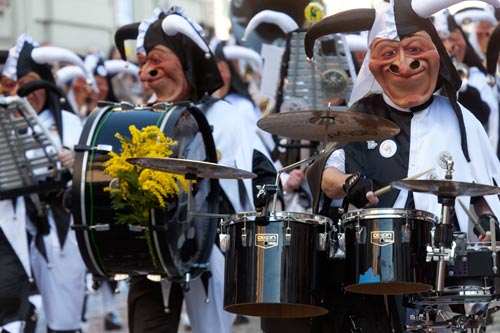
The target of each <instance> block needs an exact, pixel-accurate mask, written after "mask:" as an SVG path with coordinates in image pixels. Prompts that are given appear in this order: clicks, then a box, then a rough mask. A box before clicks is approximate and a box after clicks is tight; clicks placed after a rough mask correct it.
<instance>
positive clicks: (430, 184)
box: [391, 179, 500, 197]
mask: <svg viewBox="0 0 500 333" xmlns="http://www.w3.org/2000/svg"><path fill="white" fill-rule="evenodd" d="M391 184H392V186H393V187H395V188H398V189H401V190H409V191H413V192H426V193H432V194H435V195H437V196H441V197H458V196H462V195H465V196H471V197H480V196H483V195H490V194H498V193H500V187H496V186H490V185H482V184H476V183H466V182H456V181H453V180H427V179H417V180H398V181H395V182H392V183H391Z"/></svg>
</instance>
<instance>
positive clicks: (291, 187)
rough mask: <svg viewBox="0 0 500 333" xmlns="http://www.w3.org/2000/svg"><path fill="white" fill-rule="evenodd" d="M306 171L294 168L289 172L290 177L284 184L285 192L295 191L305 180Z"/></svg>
mask: <svg viewBox="0 0 500 333" xmlns="http://www.w3.org/2000/svg"><path fill="white" fill-rule="evenodd" d="M304 176H305V174H304V172H303V171H301V170H299V169H294V170H292V171H290V173H289V174H288V179H287V181H286V183H285V185H284V186H283V188H284V190H285V192H293V191H295V190H297V189H298V188H299V187H300V184H301V183H302V181H303V180H304Z"/></svg>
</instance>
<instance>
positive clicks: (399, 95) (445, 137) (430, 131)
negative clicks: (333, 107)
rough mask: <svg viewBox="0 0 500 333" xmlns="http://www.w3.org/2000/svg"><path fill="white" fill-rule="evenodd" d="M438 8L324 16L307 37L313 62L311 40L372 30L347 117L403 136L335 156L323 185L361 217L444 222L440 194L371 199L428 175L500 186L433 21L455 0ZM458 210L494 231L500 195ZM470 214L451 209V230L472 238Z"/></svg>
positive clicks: (498, 166) (419, 5) (415, 4)
mask: <svg viewBox="0 0 500 333" xmlns="http://www.w3.org/2000/svg"><path fill="white" fill-rule="evenodd" d="M456 2H459V1H455V2H454V3H456ZM432 3H433V5H432V6H431V5H430V1H422V0H419V1H412V2H411V4H410V1H404V0H393V1H390V3H389V2H382V3H380V4H379V5H378V6H377V7H376V8H375V10H371V9H360V10H354V11H348V12H342V13H339V14H335V15H333V16H330V17H327V18H325V19H324V20H322V21H321V22H319V23H318V24H316V25H314V26H313V27H312V28H311V29H310V30H309V31H308V33H307V35H306V38H305V45H306V53H307V55H308V56H309V57H311V56H312V47H313V45H314V40H315V39H317V38H319V37H321V36H322V35H325V34H332V33H341V32H353V31H361V30H367V29H370V33H369V40H368V45H369V50H368V53H367V55H366V57H365V60H364V62H363V65H362V67H361V70H360V73H359V75H358V77H357V80H356V82H355V84H354V88H353V93H352V95H351V100H350V101H349V105H350V110H349V111H355V112H361V113H366V114H372V115H377V116H381V117H384V118H387V119H389V120H391V121H393V122H394V123H396V124H397V125H398V126H399V127H400V133H399V134H398V135H396V136H394V137H391V138H387V139H384V140H378V141H368V142H354V143H348V144H346V145H345V146H344V147H342V148H338V149H336V150H335V149H332V150H333V151H331V152H330V155H329V158H328V160H327V162H326V164H325V167H324V171H323V178H322V190H323V191H324V193H325V194H326V195H327V196H328V197H330V198H334V199H339V198H344V199H345V203H348V204H351V205H353V206H355V207H357V208H360V209H362V208H367V207H393V208H404V209H419V210H424V211H427V212H430V213H432V214H434V215H435V216H441V208H442V207H441V204H440V202H438V198H437V195H438V194H439V193H437V194H430V193H420V192H418V191H415V192H412V191H408V190H396V189H394V190H392V191H388V192H386V193H384V194H381V195H379V196H376V195H375V194H374V191H375V190H378V189H381V188H382V187H384V186H386V185H388V184H390V183H391V182H393V181H396V180H401V179H405V178H408V177H412V176H413V175H417V174H419V173H422V172H424V171H425V170H429V169H432V170H433V171H432V172H430V173H427V174H426V175H425V176H424V178H425V179H429V180H436V179H438V180H442V179H445V178H446V179H450V178H451V179H452V180H454V181H461V182H467V183H470V184H471V186H472V185H473V184H472V183H476V184H485V185H495V184H499V181H500V163H499V161H498V158H497V157H496V154H495V152H494V151H493V149H492V148H491V144H490V142H489V139H488V136H487V134H486V133H485V131H484V129H483V127H482V125H481V124H480V122H479V121H478V120H477V119H476V118H475V117H474V116H473V115H472V114H471V112H470V111H469V110H467V109H465V108H464V107H463V106H461V105H460V104H458V103H457V100H456V92H457V90H458V89H459V88H460V85H461V82H460V78H459V76H458V74H457V72H456V69H455V67H454V66H453V64H452V62H451V61H450V58H449V57H448V56H447V54H446V50H445V48H444V47H443V44H442V42H441V41H440V38H439V36H438V35H437V33H436V31H435V29H434V27H433V26H432V23H431V21H430V20H428V19H427V18H428V17H430V16H431V15H432V14H434V13H435V12H436V11H439V10H440V9H442V8H445V7H447V6H449V1H446V2H445V1H443V2H442V4H441V6H439V5H437V4H436V1H435V0H432ZM497 5H498V6H500V3H497ZM361 17H363V18H364V19H361ZM438 92H439V93H438ZM447 166H448V167H447ZM450 166H451V167H450ZM464 191H465V192H466V193H468V191H466V190H464ZM485 194H492V193H485ZM461 201H462V202H463V203H464V205H465V207H469V205H473V206H474V208H475V212H476V214H477V216H479V222H480V223H481V225H483V227H484V228H485V229H486V230H489V225H490V220H492V219H493V220H494V221H495V225H497V226H498V221H497V218H496V216H499V214H500V201H499V199H498V196H493V195H488V196H482V195H478V196H475V197H471V196H470V195H469V196H462V197H461ZM467 213H468V212H466V211H465V210H464V209H463V208H462V207H460V206H458V205H457V206H456V207H455V208H454V213H452V214H451V215H452V216H451V221H452V222H451V223H452V224H454V225H455V230H462V231H465V232H467V231H468V230H469V221H468V214H467ZM453 221H455V222H453ZM496 229H498V227H496ZM497 234H498V233H497ZM479 239H480V240H482V241H485V240H488V239H489V236H486V235H480V237H479ZM403 321H404V320H401V322H403ZM392 325H393V326H395V327H398V326H400V327H399V328H397V329H398V331H399V329H403V327H402V325H401V324H398V323H396V322H394V321H393V323H392Z"/></svg>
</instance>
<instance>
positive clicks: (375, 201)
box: [364, 191, 378, 208]
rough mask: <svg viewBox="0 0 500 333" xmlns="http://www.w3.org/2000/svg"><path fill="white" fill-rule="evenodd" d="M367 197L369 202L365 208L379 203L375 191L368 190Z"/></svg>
mask: <svg viewBox="0 0 500 333" xmlns="http://www.w3.org/2000/svg"><path fill="white" fill-rule="evenodd" d="M366 199H367V200H368V203H367V204H366V205H365V207H364V208H368V207H371V206H375V205H377V204H378V197H377V196H376V195H375V194H374V193H373V191H368V192H366Z"/></svg>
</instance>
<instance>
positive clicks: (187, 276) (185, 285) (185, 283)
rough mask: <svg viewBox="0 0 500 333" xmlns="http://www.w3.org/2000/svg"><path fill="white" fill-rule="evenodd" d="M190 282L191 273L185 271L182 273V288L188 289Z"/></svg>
mask: <svg viewBox="0 0 500 333" xmlns="http://www.w3.org/2000/svg"><path fill="white" fill-rule="evenodd" d="M190 282H191V274H190V273H186V274H184V280H183V281H182V290H184V291H189V288H190V286H189V283H190Z"/></svg>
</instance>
